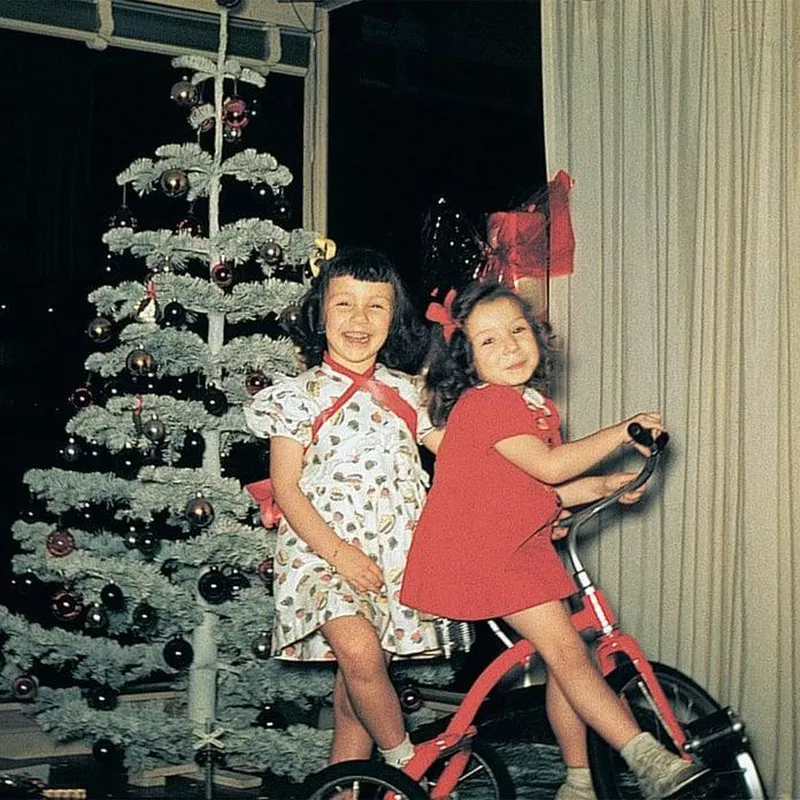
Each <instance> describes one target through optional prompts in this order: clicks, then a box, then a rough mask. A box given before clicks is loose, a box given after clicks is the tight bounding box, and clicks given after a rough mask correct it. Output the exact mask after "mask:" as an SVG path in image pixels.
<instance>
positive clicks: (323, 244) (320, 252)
mask: <svg viewBox="0 0 800 800" xmlns="http://www.w3.org/2000/svg"><path fill="white" fill-rule="evenodd" d="M335 255H336V242H334V241H333V239H324V238H322V237H321V236H319V237H317V238H316V239H314V249H313V251H312V253H311V256H310V258H309V259H308V265H309V267H310V268H311V274H312V275H313V276H314V277H315V278H316V277H317V275H319V271H320V269H322V262H323V261H329V260H330V259H331V258H333V257H334V256H335Z"/></svg>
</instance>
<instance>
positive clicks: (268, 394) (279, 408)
mask: <svg viewBox="0 0 800 800" xmlns="http://www.w3.org/2000/svg"><path fill="white" fill-rule="evenodd" d="M243 410H244V418H245V421H246V422H247V425H248V427H249V428H250V430H252V431H253V433H254V434H255V435H256V436H260V437H261V438H264V439H266V438H268V437H270V436H285V437H287V438H288V439H294V440H295V441H297V442H300V444H302V445H303V447H308V446H309V445H310V444H311V426H312V424H313V421H314V419H315V418H316V416H317V409H316V408H315V407H314V405H313V403H312V401H311V399H310V398H309V397H308V396H306V395H304V394H303V392H302V390H301V387H300V386H298V384H297V383H296V382H295V381H291V380H287V381H282V382H279V383H275V384H274V385H273V386H267V387H266V388H265V389H262V390H261V391H260V392H258V393H257V394H256V395H254V396H253V398H252V399H251V400H249V401H248V402H247V403H246V404H245V405H244V409H243Z"/></svg>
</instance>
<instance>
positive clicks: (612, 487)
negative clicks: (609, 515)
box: [553, 472, 644, 508]
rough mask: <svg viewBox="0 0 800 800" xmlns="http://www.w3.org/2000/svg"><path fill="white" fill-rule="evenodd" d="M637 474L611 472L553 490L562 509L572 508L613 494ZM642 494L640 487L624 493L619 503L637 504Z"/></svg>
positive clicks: (563, 484) (581, 479)
mask: <svg viewBox="0 0 800 800" xmlns="http://www.w3.org/2000/svg"><path fill="white" fill-rule="evenodd" d="M637 474H638V473H636V472H611V473H609V474H608V475H591V476H588V477H586V478H576V479H575V480H574V481H569V482H568V483H562V484H560V485H559V486H554V487H553V488H554V489H555V490H556V493H557V494H558V496H559V498H560V500H561V505H563V506H564V508H572V507H574V506H582V505H585V504H586V503H594V502H596V501H597V500H602V499H603V498H604V497H608V496H609V495H611V494H614V492H616V491H617V489H620V488H621V487H623V486H624V485H625V484H626V483H630V482H631V481H632V480H633V479H634V478H635V477H636V476H637ZM643 494H644V486H640V487H639V488H638V489H635V490H634V491H632V492H625V494H623V495H621V496H620V498H619V502H620V503H624V504H626V505H630V504H632V503H637V502H638V501H639V500H641V498H642V495H643Z"/></svg>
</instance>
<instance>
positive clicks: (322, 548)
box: [269, 436, 383, 592]
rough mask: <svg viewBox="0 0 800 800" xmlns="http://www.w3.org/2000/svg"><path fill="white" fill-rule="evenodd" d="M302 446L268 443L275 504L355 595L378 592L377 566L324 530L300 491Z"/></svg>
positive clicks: (276, 441)
mask: <svg viewBox="0 0 800 800" xmlns="http://www.w3.org/2000/svg"><path fill="white" fill-rule="evenodd" d="M302 469H303V445H302V444H300V442H298V441H295V440H294V439H290V438H288V437H286V436H273V437H272V438H271V439H270V457H269V474H270V478H271V479H272V492H273V497H274V499H275V502H276V503H277V504H278V505H279V506H280V509H281V512H282V513H283V515H284V517H286V520H287V522H288V523H289V524H290V525H291V526H292V529H293V530H294V531H295V532H296V533H297V535H298V536H299V537H300V538H301V539H302V540H303V541H304V542H305V543H306V544H307V545H308V546H309V547H310V548H311V549H312V550H314V552H315V553H317V554H318V555H320V556H322V558H324V559H325V560H326V561H327V562H328V563H329V564H330V565H331V566H332V567H333V568H334V569H335V570H336V571H337V572H338V573H339V574H340V575H341V576H342V577H343V578H345V580H347V581H348V582H349V583H350V585H351V586H352V587H353V588H354V589H355V590H356V591H358V592H367V591H370V592H379V591H380V589H381V586H382V585H383V574H382V573H381V570H380V569H379V567H378V565H377V564H375V562H374V561H373V560H372V559H371V558H370V557H369V556H368V555H366V554H365V553H364V552H363V551H361V550H359V549H358V548H357V547H354V546H353V545H351V544H348V543H347V542H345V541H344V540H343V539H340V538H339V537H338V536H337V535H336V533H334V531H333V530H331V528H330V527H329V526H328V524H327V523H326V522H325V520H324V519H322V517H321V516H320V515H319V514H318V513H317V510H316V509H315V508H314V506H313V505H311V503H310V501H309V500H308V498H307V497H306V496H305V495H304V494H303V492H302V491H301V490H300V475H301V473H302Z"/></svg>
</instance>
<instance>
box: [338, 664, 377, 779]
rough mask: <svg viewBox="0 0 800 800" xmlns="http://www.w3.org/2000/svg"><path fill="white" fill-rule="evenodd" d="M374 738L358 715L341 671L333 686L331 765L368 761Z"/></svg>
mask: <svg viewBox="0 0 800 800" xmlns="http://www.w3.org/2000/svg"><path fill="white" fill-rule="evenodd" d="M372 745H373V742H372V737H371V736H370V735H369V731H368V730H367V729H366V728H365V727H364V726H363V725H362V724H361V720H360V719H359V718H358V716H357V715H356V712H355V709H354V708H353V704H352V703H351V702H350V695H349V694H348V693H347V686H346V684H345V682H344V676H343V675H342V673H341V672H340V671H339V672H337V673H336V680H335V682H334V684H333V744H332V745H331V755H330V759H329V761H330V763H331V764H338V763H339V762H340V761H351V760H354V759H366V758H369V757H370V756H371V755H372Z"/></svg>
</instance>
